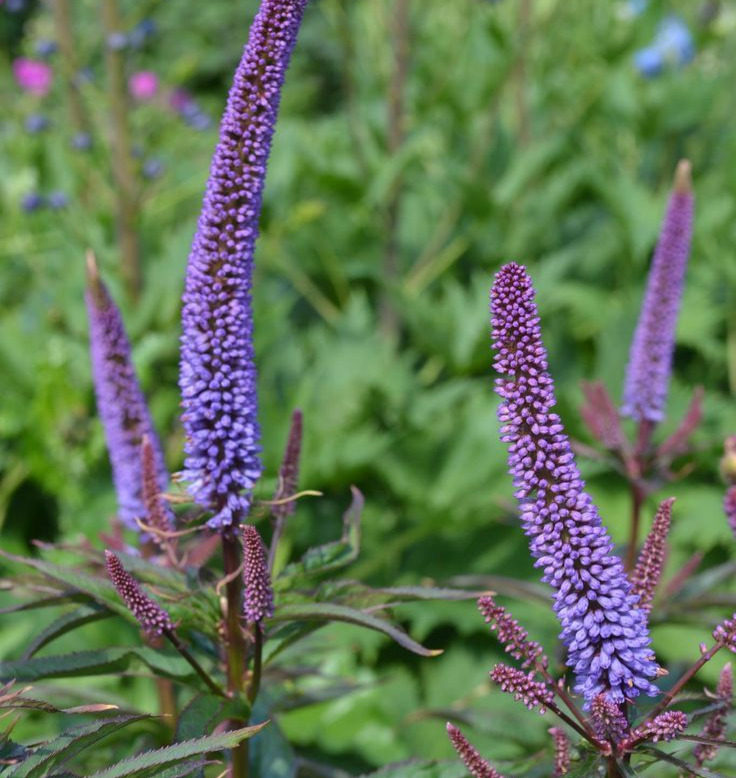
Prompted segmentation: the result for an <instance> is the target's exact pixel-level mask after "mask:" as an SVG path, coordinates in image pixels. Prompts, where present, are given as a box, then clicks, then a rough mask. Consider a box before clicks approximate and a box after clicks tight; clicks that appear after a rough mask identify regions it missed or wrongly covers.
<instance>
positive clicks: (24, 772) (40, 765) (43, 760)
mask: <svg viewBox="0 0 736 778" xmlns="http://www.w3.org/2000/svg"><path fill="white" fill-rule="evenodd" d="M147 718H150V717H149V716H147V715H135V716H133V715H127V714H125V715H121V716H114V717H112V718H109V719H98V720H97V721H94V722H92V723H91V724H83V725H81V726H78V727H72V728H71V729H68V730H67V731H66V732H62V733H61V735H59V736H58V737H57V738H55V739H54V740H51V741H49V742H48V743H45V744H44V745H42V746H40V747H39V748H37V749H36V750H35V751H34V752H33V753H32V754H31V755H30V756H29V757H28V758H27V759H26V760H25V761H23V762H21V763H20V764H19V765H18V766H17V767H16V768H15V769H14V770H13V771H12V772H11V773H9V778H44V776H47V775H49V774H50V773H51V772H52V771H53V769H54V768H55V767H60V766H61V765H63V764H64V762H67V761H69V760H70V759H72V758H73V757H74V756H76V755H77V754H78V753H80V751H83V750H84V749H85V748H89V747H90V746H92V745H94V744H95V743H96V742H97V741H99V740H102V738H104V737H106V736H107V735H109V734H110V733H112V732H117V731H118V730H119V729H120V728H121V727H126V726H127V725H128V724H132V723H133V722H135V721H142V720H143V719H147Z"/></svg>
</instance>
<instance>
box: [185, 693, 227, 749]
mask: <svg viewBox="0 0 736 778" xmlns="http://www.w3.org/2000/svg"><path fill="white" fill-rule="evenodd" d="M221 710H222V699H221V698H220V697H215V696H214V695H212V694H197V695H196V696H195V697H192V699H191V700H190V701H189V702H188V703H187V705H186V706H185V707H184V709H183V710H182V711H181V713H180V714H179V720H178V722H177V725H176V740H177V741H179V742H181V741H185V740H192V739H194V738H198V737H202V736H203V735H206V734H208V733H209V732H210V731H211V730H212V729H213V728H214V724H215V723H216V721H217V720H218V719H219V713H220V711H221Z"/></svg>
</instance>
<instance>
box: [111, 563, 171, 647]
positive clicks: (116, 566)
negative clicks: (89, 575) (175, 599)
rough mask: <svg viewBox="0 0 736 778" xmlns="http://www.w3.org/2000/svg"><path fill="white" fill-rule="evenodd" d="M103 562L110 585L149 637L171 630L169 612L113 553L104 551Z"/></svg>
mask: <svg viewBox="0 0 736 778" xmlns="http://www.w3.org/2000/svg"><path fill="white" fill-rule="evenodd" d="M105 562H106V563H107V574H108V575H109V576H110V580H111V581H112V585H113V586H114V587H115V589H116V590H117V593H118V594H119V595H120V599H121V600H122V601H123V602H124V603H125V604H126V605H127V607H128V610H130V612H131V613H132V614H133V615H134V616H135V617H136V619H138V621H139V623H140V625H141V627H143V631H144V632H145V633H146V634H147V635H148V636H149V637H158V636H159V635H161V633H162V632H171V631H172V630H173V629H174V626H173V624H172V623H171V619H170V618H169V614H168V613H167V612H166V611H165V610H164V609H163V608H162V607H161V606H160V605H159V604H158V603H156V602H154V601H153V600H152V599H151V598H150V597H149V596H148V595H147V594H146V593H145V592H144V591H143V589H141V587H140V584H139V583H138V581H136V580H135V578H133V576H132V575H131V574H130V573H129V572H128V571H127V570H126V569H125V568H124V567H123V564H122V562H121V561H120V560H119V559H118V558H117V557H116V556H115V554H113V553H112V552H111V551H105Z"/></svg>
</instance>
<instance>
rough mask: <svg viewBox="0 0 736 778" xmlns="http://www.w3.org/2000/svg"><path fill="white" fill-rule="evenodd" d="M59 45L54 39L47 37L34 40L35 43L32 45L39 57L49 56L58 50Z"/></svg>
mask: <svg viewBox="0 0 736 778" xmlns="http://www.w3.org/2000/svg"><path fill="white" fill-rule="evenodd" d="M58 49H59V46H58V45H57V43H56V41H52V40H48V39H45V38H43V39H41V40H40V41H36V45H35V47H34V51H35V52H36V54H37V55H38V56H39V57H50V56H51V55H52V54H56V52H57V51H58Z"/></svg>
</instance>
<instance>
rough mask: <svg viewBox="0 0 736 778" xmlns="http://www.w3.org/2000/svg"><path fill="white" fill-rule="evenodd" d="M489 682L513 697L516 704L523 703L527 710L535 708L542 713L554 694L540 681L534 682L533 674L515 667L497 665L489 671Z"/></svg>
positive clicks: (550, 702)
mask: <svg viewBox="0 0 736 778" xmlns="http://www.w3.org/2000/svg"><path fill="white" fill-rule="evenodd" d="M491 680H492V681H493V682H494V683H497V684H498V685H499V686H500V687H501V691H504V692H508V693H509V694H513V695H514V699H515V700H516V701H517V702H523V703H524V705H526V707H527V708H529V710H532V709H534V708H536V707H538V708H539V712H540V713H544V712H545V711H546V710H547V708H548V707H549V706H550V705H551V704H552V701H553V700H554V692H553V691H552V690H551V689H550V688H549V687H548V686H547V684H545V683H543V682H542V681H535V680H534V673H525V672H524V671H523V670H517V669H516V668H515V667H509V666H508V665H503V664H498V665H496V666H495V667H494V668H493V670H491Z"/></svg>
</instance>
